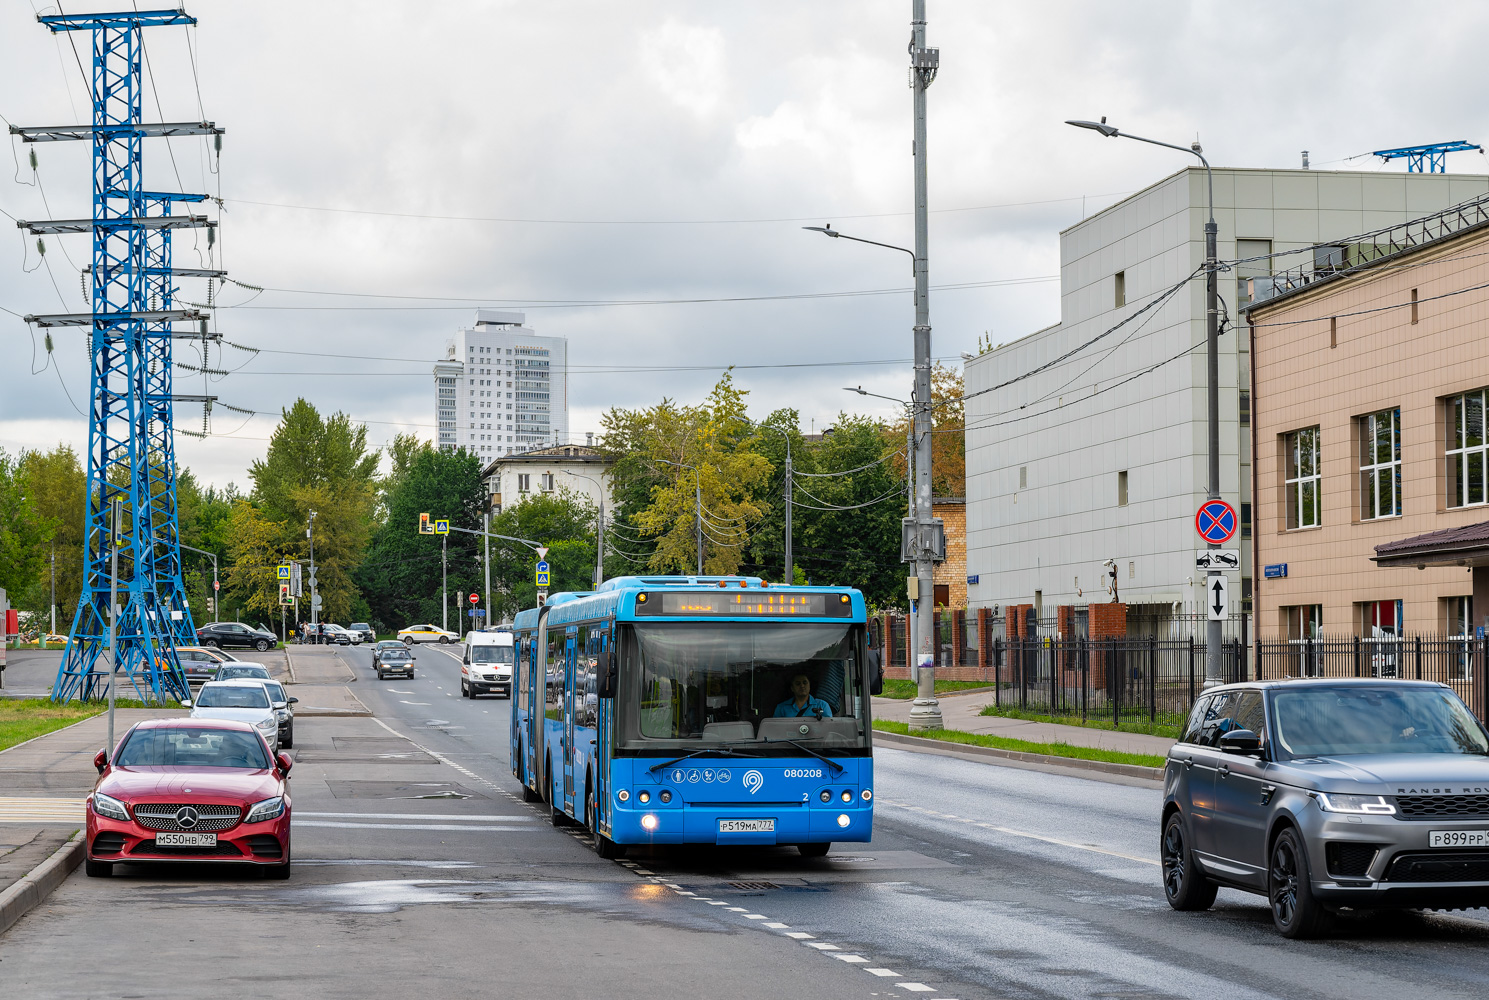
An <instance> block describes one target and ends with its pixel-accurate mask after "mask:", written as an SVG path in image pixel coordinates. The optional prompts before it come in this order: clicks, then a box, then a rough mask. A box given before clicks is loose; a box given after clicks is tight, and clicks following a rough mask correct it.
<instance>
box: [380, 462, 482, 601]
mask: <svg viewBox="0 0 1489 1000" xmlns="http://www.w3.org/2000/svg"><path fill="white" fill-rule="evenodd" d="M399 440H402V439H395V441H394V449H393V450H394V459H393V475H391V476H389V477H387V478H386V479H385V480H384V494H383V496H384V499H383V506H384V508H385V509H386V511H387V517H386V519H385V520H384V521H383V523H382V524H381V525H379V526H378V527H377V529H376V530H375V531H374V532H373V533H372V537H371V542H370V544H369V546H368V549H367V554H366V559H365V560H364V561H363V562H362V564H361V565H360V566H359V567H358V570H357V575H356V580H357V583H358V585H359V586H360V588H361V593H362V595H363V596H364V597H365V598H366V602H367V607H368V614H369V615H370V616H371V619H372V620H373V621H374V622H375V623H377V624H380V625H382V626H383V627H384V628H386V629H390V630H391V629H396V628H403V627H404V626H406V625H413V624H416V623H419V622H433V623H436V624H438V623H439V622H441V621H442V620H444V611H445V609H444V608H442V607H441V604H440V599H441V591H440V566H441V546H442V544H443V546H444V553H443V554H444V558H445V559H446V560H447V562H448V566H449V570H448V584H447V593H448V595H449V598H450V608H449V611H450V612H451V613H452V614H453V615H457V616H458V615H462V614H463V612H464V609H461V608H456V607H455V606H454V597H455V594H456V593H457V592H460V591H464V592H466V593H469V592H471V591H473V590H474V591H477V592H479V588H480V587H481V586H482V583H481V581H482V578H483V575H484V571H483V570H482V568H481V566H480V563H479V557H480V554H481V549H480V547H479V545H478V543H479V541H480V539H479V538H477V537H476V536H474V535H467V534H462V533H460V532H451V533H450V534H449V535H448V536H445V537H444V538H441V537H439V536H435V535H421V534H419V533H418V530H419V515H420V514H429V515H430V518H431V519H448V520H449V521H450V523H451V524H452V525H454V526H455V527H457V528H466V529H468V530H475V529H477V528H479V527H480V526H481V517H482V515H481V509H482V504H483V503H484V502H485V498H486V490H485V486H484V485H483V484H482V480H481V469H482V462H481V459H480V458H478V457H476V456H475V455H473V454H471V453H469V452H466V451H455V452H444V451H436V450H434V449H433V448H430V447H429V446H428V445H424V446H422V447H418V448H412V449H406V450H404V451H403V452H402V454H400V449H399ZM452 627H454V628H457V629H458V630H460V631H463V629H459V622H452Z"/></svg>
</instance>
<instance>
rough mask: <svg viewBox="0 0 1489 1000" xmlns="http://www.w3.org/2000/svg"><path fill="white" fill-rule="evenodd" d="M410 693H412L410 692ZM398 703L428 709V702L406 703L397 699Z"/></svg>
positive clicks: (401, 699)
mask: <svg viewBox="0 0 1489 1000" xmlns="http://www.w3.org/2000/svg"><path fill="white" fill-rule="evenodd" d="M410 693H412V692H410ZM398 701H399V703H400V704H404V705H418V706H419V707H420V708H428V707H429V702H427V701H407V700H405V699H403V698H400V699H398Z"/></svg>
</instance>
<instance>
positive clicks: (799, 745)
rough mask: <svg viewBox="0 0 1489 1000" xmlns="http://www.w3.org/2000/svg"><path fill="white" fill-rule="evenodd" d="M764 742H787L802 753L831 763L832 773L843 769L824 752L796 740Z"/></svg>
mask: <svg viewBox="0 0 1489 1000" xmlns="http://www.w3.org/2000/svg"><path fill="white" fill-rule="evenodd" d="M765 742H766V743H789V744H791V745H792V746H794V747H795V748H796V749H798V750H800V751H802V752H803V753H809V754H811V755H812V756H813V757H816V758H817V759H818V760H820V761H822V762H824V763H826V764H829V765H831V767H832V768H833V773H834V774H837V773H838V772H840V771H842V770H844V767H843V765H841V764H839V763H838V762H837V761H835V760H833V759H832V758H831V757H829V756H827V755H826V754H823V753H818V752H817V751H816V750H813V749H812V748H811V747H809V746H807V745H806V744H805V743H798V742H797V741H796V740H766V741H765Z"/></svg>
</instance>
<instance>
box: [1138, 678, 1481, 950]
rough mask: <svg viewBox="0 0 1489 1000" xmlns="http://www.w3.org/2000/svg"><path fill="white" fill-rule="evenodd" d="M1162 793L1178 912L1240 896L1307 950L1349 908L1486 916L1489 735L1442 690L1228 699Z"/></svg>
mask: <svg viewBox="0 0 1489 1000" xmlns="http://www.w3.org/2000/svg"><path fill="white" fill-rule="evenodd" d="M1164 786H1165V798H1164V808H1163V818H1162V829H1163V833H1162V837H1161V839H1160V854H1161V857H1162V864H1163V869H1162V870H1163V888H1164V892H1165V894H1166V895H1167V897H1168V901H1169V905H1170V906H1172V907H1173V908H1174V909H1176V910H1204V909H1208V908H1209V906H1210V905H1211V904H1212V903H1213V902H1214V901H1215V891H1216V889H1217V888H1218V887H1219V886H1222V885H1224V886H1230V887H1233V888H1236V889H1242V890H1245V891H1247V892H1255V893H1259V894H1264V895H1266V897H1267V899H1268V902H1269V903H1270V904H1271V909H1272V919H1273V922H1274V923H1275V924H1276V926H1277V929H1278V930H1279V931H1281V932H1282V933H1283V934H1284V935H1286V936H1287V937H1308V936H1311V935H1314V934H1317V933H1319V932H1320V931H1322V930H1324V929H1325V928H1326V927H1327V925H1328V923H1329V922H1330V920H1331V918H1332V914H1333V911H1334V910H1337V909H1339V908H1340V907H1348V908H1350V909H1375V908H1393V907H1413V908H1438V907H1441V908H1454V907H1481V906H1489V733H1486V731H1485V729H1484V727H1483V726H1482V725H1481V724H1480V723H1479V721H1478V720H1477V719H1475V718H1474V716H1473V714H1472V713H1470V712H1469V710H1468V708H1467V707H1466V706H1465V705H1464V704H1463V702H1462V701H1460V700H1459V698H1458V696H1457V695H1456V694H1455V693H1454V692H1453V691H1452V689H1450V688H1449V687H1447V686H1446V685H1443V684H1435V683H1431V682H1426V681H1403V680H1383V679H1368V678H1367V679H1361V680H1322V679H1304V680H1291V681H1273V682H1266V683H1249V684H1232V685H1228V686H1225V687H1220V688H1216V689H1215V690H1213V691H1209V692H1206V693H1205V694H1203V695H1201V696H1200V697H1199V699H1198V700H1197V701H1196V702H1195V705H1194V709H1193V711H1191V713H1190V715H1189V720H1188V722H1187V724H1186V725H1185V728H1184V732H1183V734H1182V735H1181V736H1180V738H1179V742H1177V743H1176V744H1174V746H1173V748H1172V749H1170V750H1169V754H1168V763H1167V765H1166V768H1165V775H1164Z"/></svg>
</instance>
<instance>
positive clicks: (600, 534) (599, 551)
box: [564, 469, 605, 589]
mask: <svg viewBox="0 0 1489 1000" xmlns="http://www.w3.org/2000/svg"><path fill="white" fill-rule="evenodd" d="M564 474H565V475H568V476H573V477H574V478H575V479H587V480H589V481H590V482H592V483H594V484H595V488H596V489H598V490H599V491H600V523H599V527H598V528H597V529H596V531H595V589H599V586H600V584H602V583H604V582H605V484H604V483H601V482H599V481H597V480H596V479H595V478H594V477H593V476H584V475H580V474H579V473H577V472H571V471H569V470H568V469H565V470H564Z"/></svg>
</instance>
